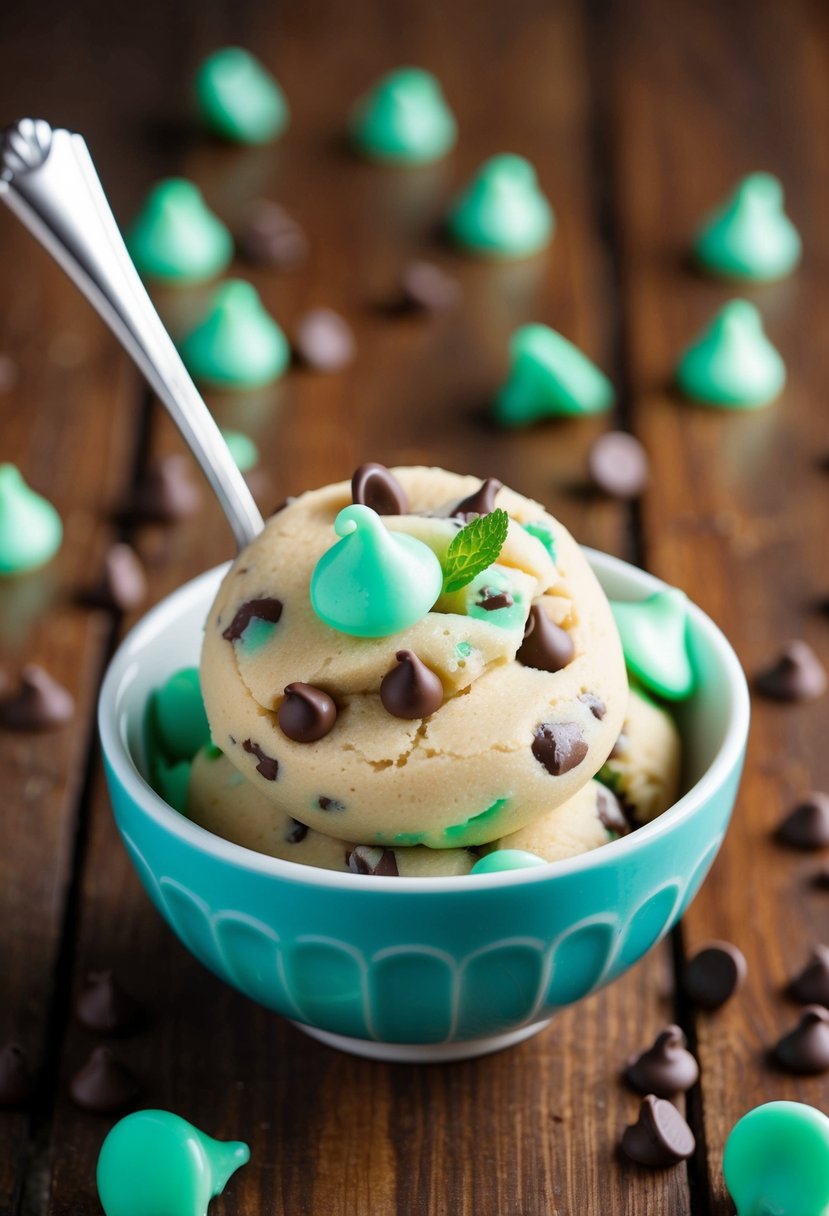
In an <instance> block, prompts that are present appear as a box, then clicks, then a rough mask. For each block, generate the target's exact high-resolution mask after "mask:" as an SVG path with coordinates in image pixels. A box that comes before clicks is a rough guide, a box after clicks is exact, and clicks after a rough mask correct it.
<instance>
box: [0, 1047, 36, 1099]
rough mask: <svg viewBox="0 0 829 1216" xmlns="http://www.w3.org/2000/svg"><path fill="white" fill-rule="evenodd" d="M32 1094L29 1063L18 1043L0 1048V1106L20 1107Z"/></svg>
mask: <svg viewBox="0 0 829 1216" xmlns="http://www.w3.org/2000/svg"><path fill="white" fill-rule="evenodd" d="M31 1092H32V1074H31V1072H30V1071H29V1061H28V1060H27V1058H26V1053H25V1051H24V1050H23V1048H22V1047H21V1046H20V1044H19V1043H6V1044H5V1046H3V1047H0V1106H22V1104H23V1103H24V1102H25V1101H26V1100H27V1099H28V1097H29V1095H30V1093H31Z"/></svg>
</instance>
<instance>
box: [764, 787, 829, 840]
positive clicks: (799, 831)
mask: <svg viewBox="0 0 829 1216" xmlns="http://www.w3.org/2000/svg"><path fill="white" fill-rule="evenodd" d="M777 839H778V840H782V841H783V843H784V844H789V845H792V846H793V847H794V848H796V849H805V850H809V849H824V848H826V846H827V845H829V794H824V793H823V792H822V791H820V790H814V791H813V792H812V793H811V794H808V795H807V796H806V798H804V799H803V801H802V802H800V803H798V805H797V806H796V807H794V809H793V810H791V811H789V813H788V815H786V817H785V818H784V819H783V820H782V822H781V823H780V824H779V826H778V828H777Z"/></svg>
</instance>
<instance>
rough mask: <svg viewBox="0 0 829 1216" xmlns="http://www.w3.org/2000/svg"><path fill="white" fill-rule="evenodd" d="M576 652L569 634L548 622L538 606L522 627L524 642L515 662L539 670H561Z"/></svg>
mask: <svg viewBox="0 0 829 1216" xmlns="http://www.w3.org/2000/svg"><path fill="white" fill-rule="evenodd" d="M575 653H576V648H575V646H574V645H573V640H572V638H571V637H570V634H569V633H567V631H566V630H565V629H561V628H560V626H558V625H556V624H555V622H554V621H551V620H550V618H549V617H548V616H547V613H546V612H545V611H544V609H543V607H542V606H541V604H533V606H532V607H531V608H530V614H529V616H528V617H527V624H526V625H525V627H524V641H523V642H522V643H521V645H520V647H519V648H518V653H517V654H516V656H515V657H516V659H517V660H518V662H519V663H523V665H524V666H525V667H536V668H537V669H538V670H539V671H551V672H552V671H561V669H562V668H563V667H566V666H567V664H568V663H569V662H570V661H571V660H572V658H573V655H574V654H575Z"/></svg>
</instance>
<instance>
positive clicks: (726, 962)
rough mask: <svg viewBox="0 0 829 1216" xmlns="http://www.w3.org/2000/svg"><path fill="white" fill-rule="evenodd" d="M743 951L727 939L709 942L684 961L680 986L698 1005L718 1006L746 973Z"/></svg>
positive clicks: (712, 1007)
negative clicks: (726, 940) (725, 940)
mask: <svg viewBox="0 0 829 1216" xmlns="http://www.w3.org/2000/svg"><path fill="white" fill-rule="evenodd" d="M746 971H747V966H746V960H745V956H744V955H743V952H742V951H741V950H738V949H737V947H736V946H732V944H731V943H730V942H711V943H710V945H708V946H704V947H703V949H702V950H699V951H698V952H697V953H696V954H695V955H694V957H693V958H691V959H689V960H688V962H687V963H686V964H685V969H684V971H683V973H682V986H683V988H684V989H685V991H686V993H687V994H688V996H689V997H690V998H691V1000H692V1001H693V1002H694V1004H695V1005H698V1006H699V1007H700V1008H701V1009H719V1008H720V1006H721V1005H724V1004H725V1002H726V1001H727V1000H729V999H730V998H731V997H732V996H733V995H734V993H735V992H736V991H737V989H738V988H740V987H741V985H742V983H743V981H744V980H745V977H746Z"/></svg>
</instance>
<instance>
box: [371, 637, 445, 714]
mask: <svg viewBox="0 0 829 1216" xmlns="http://www.w3.org/2000/svg"><path fill="white" fill-rule="evenodd" d="M395 658H396V659H397V667H393V668H392V669H391V671H389V672H387V673H386V674H385V675H384V676H383V679H382V680H381V681H380V700H381V701H382V702H383V708H384V709H385V710H386V711H387V712H388V713H390V714H391V715H392V716H393V717H395V718H428V716H429V714H433V713H434V712H435V711H436V710H438V709H440V707H441V705H442V704H443V685H442V684H441V682H440V677H439V676H437V675H435V673H434V672H433V671H432V670H431V669H430V668H428V667H427V666H426V664H425V663H424V662H423V661H422V660H421V659H419V658H418V657H417V655H416V654H415V653H414V652H413V651H411V650H398V651H397V654H396V655H395Z"/></svg>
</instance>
